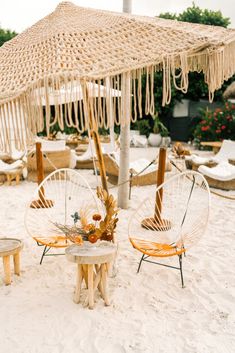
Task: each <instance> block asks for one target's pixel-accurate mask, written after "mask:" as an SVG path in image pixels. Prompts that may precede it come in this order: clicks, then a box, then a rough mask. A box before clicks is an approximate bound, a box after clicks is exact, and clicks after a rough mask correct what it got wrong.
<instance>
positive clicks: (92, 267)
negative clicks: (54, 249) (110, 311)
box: [65, 242, 117, 309]
mask: <svg viewBox="0 0 235 353" xmlns="http://www.w3.org/2000/svg"><path fill="white" fill-rule="evenodd" d="M116 252H117V247H116V245H114V244H113V243H110V242H101V243H100V244H99V245H97V246H96V245H95V244H83V245H76V244H74V245H71V246H69V247H68V248H67V249H66V250H65V254H66V257H67V259H68V260H69V261H71V262H75V263H77V281H76V289H75V294H74V302H75V303H79V302H80V293H81V286H82V281H83V280H84V281H85V283H86V287H87V288H88V295H87V297H86V299H85V302H84V306H87V305H88V307H89V309H93V308H94V293H95V291H96V289H97V288H98V290H99V292H100V294H101V297H102V298H103V300H104V302H105V305H110V302H109V296H108V289H107V285H108V283H107V272H108V268H109V265H110V263H111V262H112V261H113V260H114V258H115V255H116Z"/></svg>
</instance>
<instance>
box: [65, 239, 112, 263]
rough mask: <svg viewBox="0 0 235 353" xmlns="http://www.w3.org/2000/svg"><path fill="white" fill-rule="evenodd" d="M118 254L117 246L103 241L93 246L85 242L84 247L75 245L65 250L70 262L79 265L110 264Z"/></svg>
mask: <svg viewBox="0 0 235 353" xmlns="http://www.w3.org/2000/svg"><path fill="white" fill-rule="evenodd" d="M116 252H117V246H116V244H113V243H110V242H107V241H101V242H100V243H97V244H96V243H95V244H91V243H88V242H84V243H83V245H76V244H73V245H71V246H69V247H67V248H66V249H65V254H66V257H67V259H68V260H69V261H72V262H76V263H78V264H100V263H106V262H110V261H112V260H113V259H114V256H115V254H116Z"/></svg>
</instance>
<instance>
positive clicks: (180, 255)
mask: <svg viewBox="0 0 235 353" xmlns="http://www.w3.org/2000/svg"><path fill="white" fill-rule="evenodd" d="M187 173H189V174H196V175H200V177H201V178H202V180H203V182H204V183H205V186H206V190H207V192H208V193H209V205H208V207H209V208H210V189H209V185H208V183H207V180H206V178H204V177H203V175H201V174H200V173H198V172H195V171H194V172H192V171H191V172H189V171H186V172H183V173H181V174H182V175H183V174H187ZM176 177H177V176H174V177H172V178H171V179H174V178H176ZM171 179H169V180H167V181H165V182H164V183H163V184H162V185H160V186H159V187H158V188H157V189H156V192H158V190H159V189H161V188H162V186H164V185H165V184H166V183H168V181H170V180H171ZM194 186H195V177H194V176H193V183H192V188H191V191H190V194H189V198H188V203H189V201H190V198H191V195H192V192H193V189H194ZM206 190H205V191H206ZM188 203H187V204H188ZM186 215H187V208H186V210H185V213H184V215H183V219H182V224H181V226H182V225H183V224H184V221H185V218H186ZM208 217H209V213H208ZM132 239H133V238H129V240H130V242H131V244H132V246H133V247H134V248H135V249H136V250H138V251H140V252H142V253H143V254H142V256H141V259H140V261H139V264H138V268H137V273H139V271H140V268H141V265H142V262H143V261H144V262H148V263H152V264H154V265H160V266H164V267H168V268H172V269H176V270H179V271H180V278H181V286H182V288H184V287H185V285H184V276H183V254H184V257H186V249H185V248H184V246H182V248H181V249H180V250H177V249H176V248H175V246H174V245H175V243H172V244H169V245H168V247H169V249H172V250H173V249H174V248H175V252H172V253H171V254H170V255H169V254H168V255H162V256H159V257H170V256H176V255H177V256H178V260H179V267H177V266H172V265H168V264H163V263H161V262H157V261H151V260H149V258H150V257H151V258H152V257H155V256H153V255H148V254H147V253H145V252H144V249H143V250H142V251H141V250H139V249H137V248H136V246H134V242H133V240H132ZM156 244H157V243H156ZM164 245H165V244H164ZM156 257H157V256H156Z"/></svg>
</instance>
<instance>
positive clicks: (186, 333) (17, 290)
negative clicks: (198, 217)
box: [0, 149, 235, 353]
mask: <svg viewBox="0 0 235 353" xmlns="http://www.w3.org/2000/svg"><path fill="white" fill-rule="evenodd" d="M154 154H155V150H154V149H145V150H144V149H142V150H141V149H135V150H134V153H133V154H132V159H135V156H137V155H138V156H139V157H148V158H149V159H150V160H151V158H152V156H153V155H154ZM84 173H85V174H86V175H87V177H88V175H89V179H90V180H92V179H93V180H94V177H93V175H92V173H91V172H87V171H83V174H84ZM35 187H36V184H34V183H29V182H22V183H21V184H20V185H19V186H11V187H7V186H1V187H0V195H1V196H0V200H1V208H0V222H1V232H0V236H7V237H17V238H20V239H23V240H24V249H23V252H22V275H21V277H17V276H13V282H12V284H11V286H5V285H4V284H3V268H2V265H0V352H1V353H21V352H22V353H36V352H38V353H75V352H78V353H82V352H86V353H96V352H97V353H124V352H128V353H129V352H134V353H140V352H144V353H158V352H159V353H160V352H163V353H171V352H172V353H174V352H177V353H183V352H184V353H233V352H234V351H235V273H234V271H235V230H234V229H235V227H234V225H235V222H234V215H235V201H229V200H225V199H222V198H218V197H216V196H212V210H211V217H210V224H209V227H208V230H207V232H206V234H205V235H204V237H203V238H202V239H201V241H200V243H199V244H198V245H197V246H195V247H194V248H192V249H191V250H190V251H189V252H188V254H187V257H186V258H185V259H184V277H185V283H186V288H184V289H182V288H181V284H180V277H179V273H178V272H176V271H175V270H170V269H167V268H164V267H160V266H154V265H152V264H147V263H146V264H143V266H142V269H141V271H140V273H139V274H138V275H137V274H136V270H137V265H138V261H139V259H140V254H139V253H138V252H136V251H135V250H134V249H133V248H132V247H131V245H130V243H129V241H128V233H127V224H128V217H129V216H130V214H131V212H132V211H133V209H134V207H136V205H138V204H139V203H140V202H141V199H142V198H143V197H144V196H146V194H147V193H152V192H154V186H150V187H141V188H133V193H132V201H131V207H130V209H129V210H128V211H121V213H120V222H119V224H118V241H119V254H118V258H117V275H116V277H114V278H110V280H109V282H110V294H111V299H112V304H111V306H110V307H105V306H104V304H103V301H102V300H98V301H97V303H96V306H95V309H94V310H88V309H87V308H83V307H82V305H81V304H78V305H76V304H74V303H73V301H72V295H73V291H74V285H75V264H73V263H70V262H68V261H67V260H66V258H65V257H64V256H58V257H47V258H45V260H44V263H43V265H41V266H40V265H39V259H40V254H41V248H38V247H37V246H36V244H35V242H34V241H33V240H32V239H31V238H30V237H29V236H28V235H27V233H26V231H25V228H24V213H25V207H26V203H27V202H28V201H29V200H30V198H31V196H32V192H33V190H34V189H35ZM113 191H114V193H115V194H116V189H114V190H113ZM176 261H177V259H176V258H172V259H170V263H172V264H174V262H175V263H176Z"/></svg>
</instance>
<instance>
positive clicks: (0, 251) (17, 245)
mask: <svg viewBox="0 0 235 353" xmlns="http://www.w3.org/2000/svg"><path fill="white" fill-rule="evenodd" d="M22 248H23V243H22V241H21V240H19V239H14V238H0V256H1V257H2V259H3V268H4V274H5V278H4V282H5V284H6V285H8V284H11V268H10V256H11V255H12V256H13V261H14V273H15V274H16V275H18V276H19V275H20V251H21V249H22Z"/></svg>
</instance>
